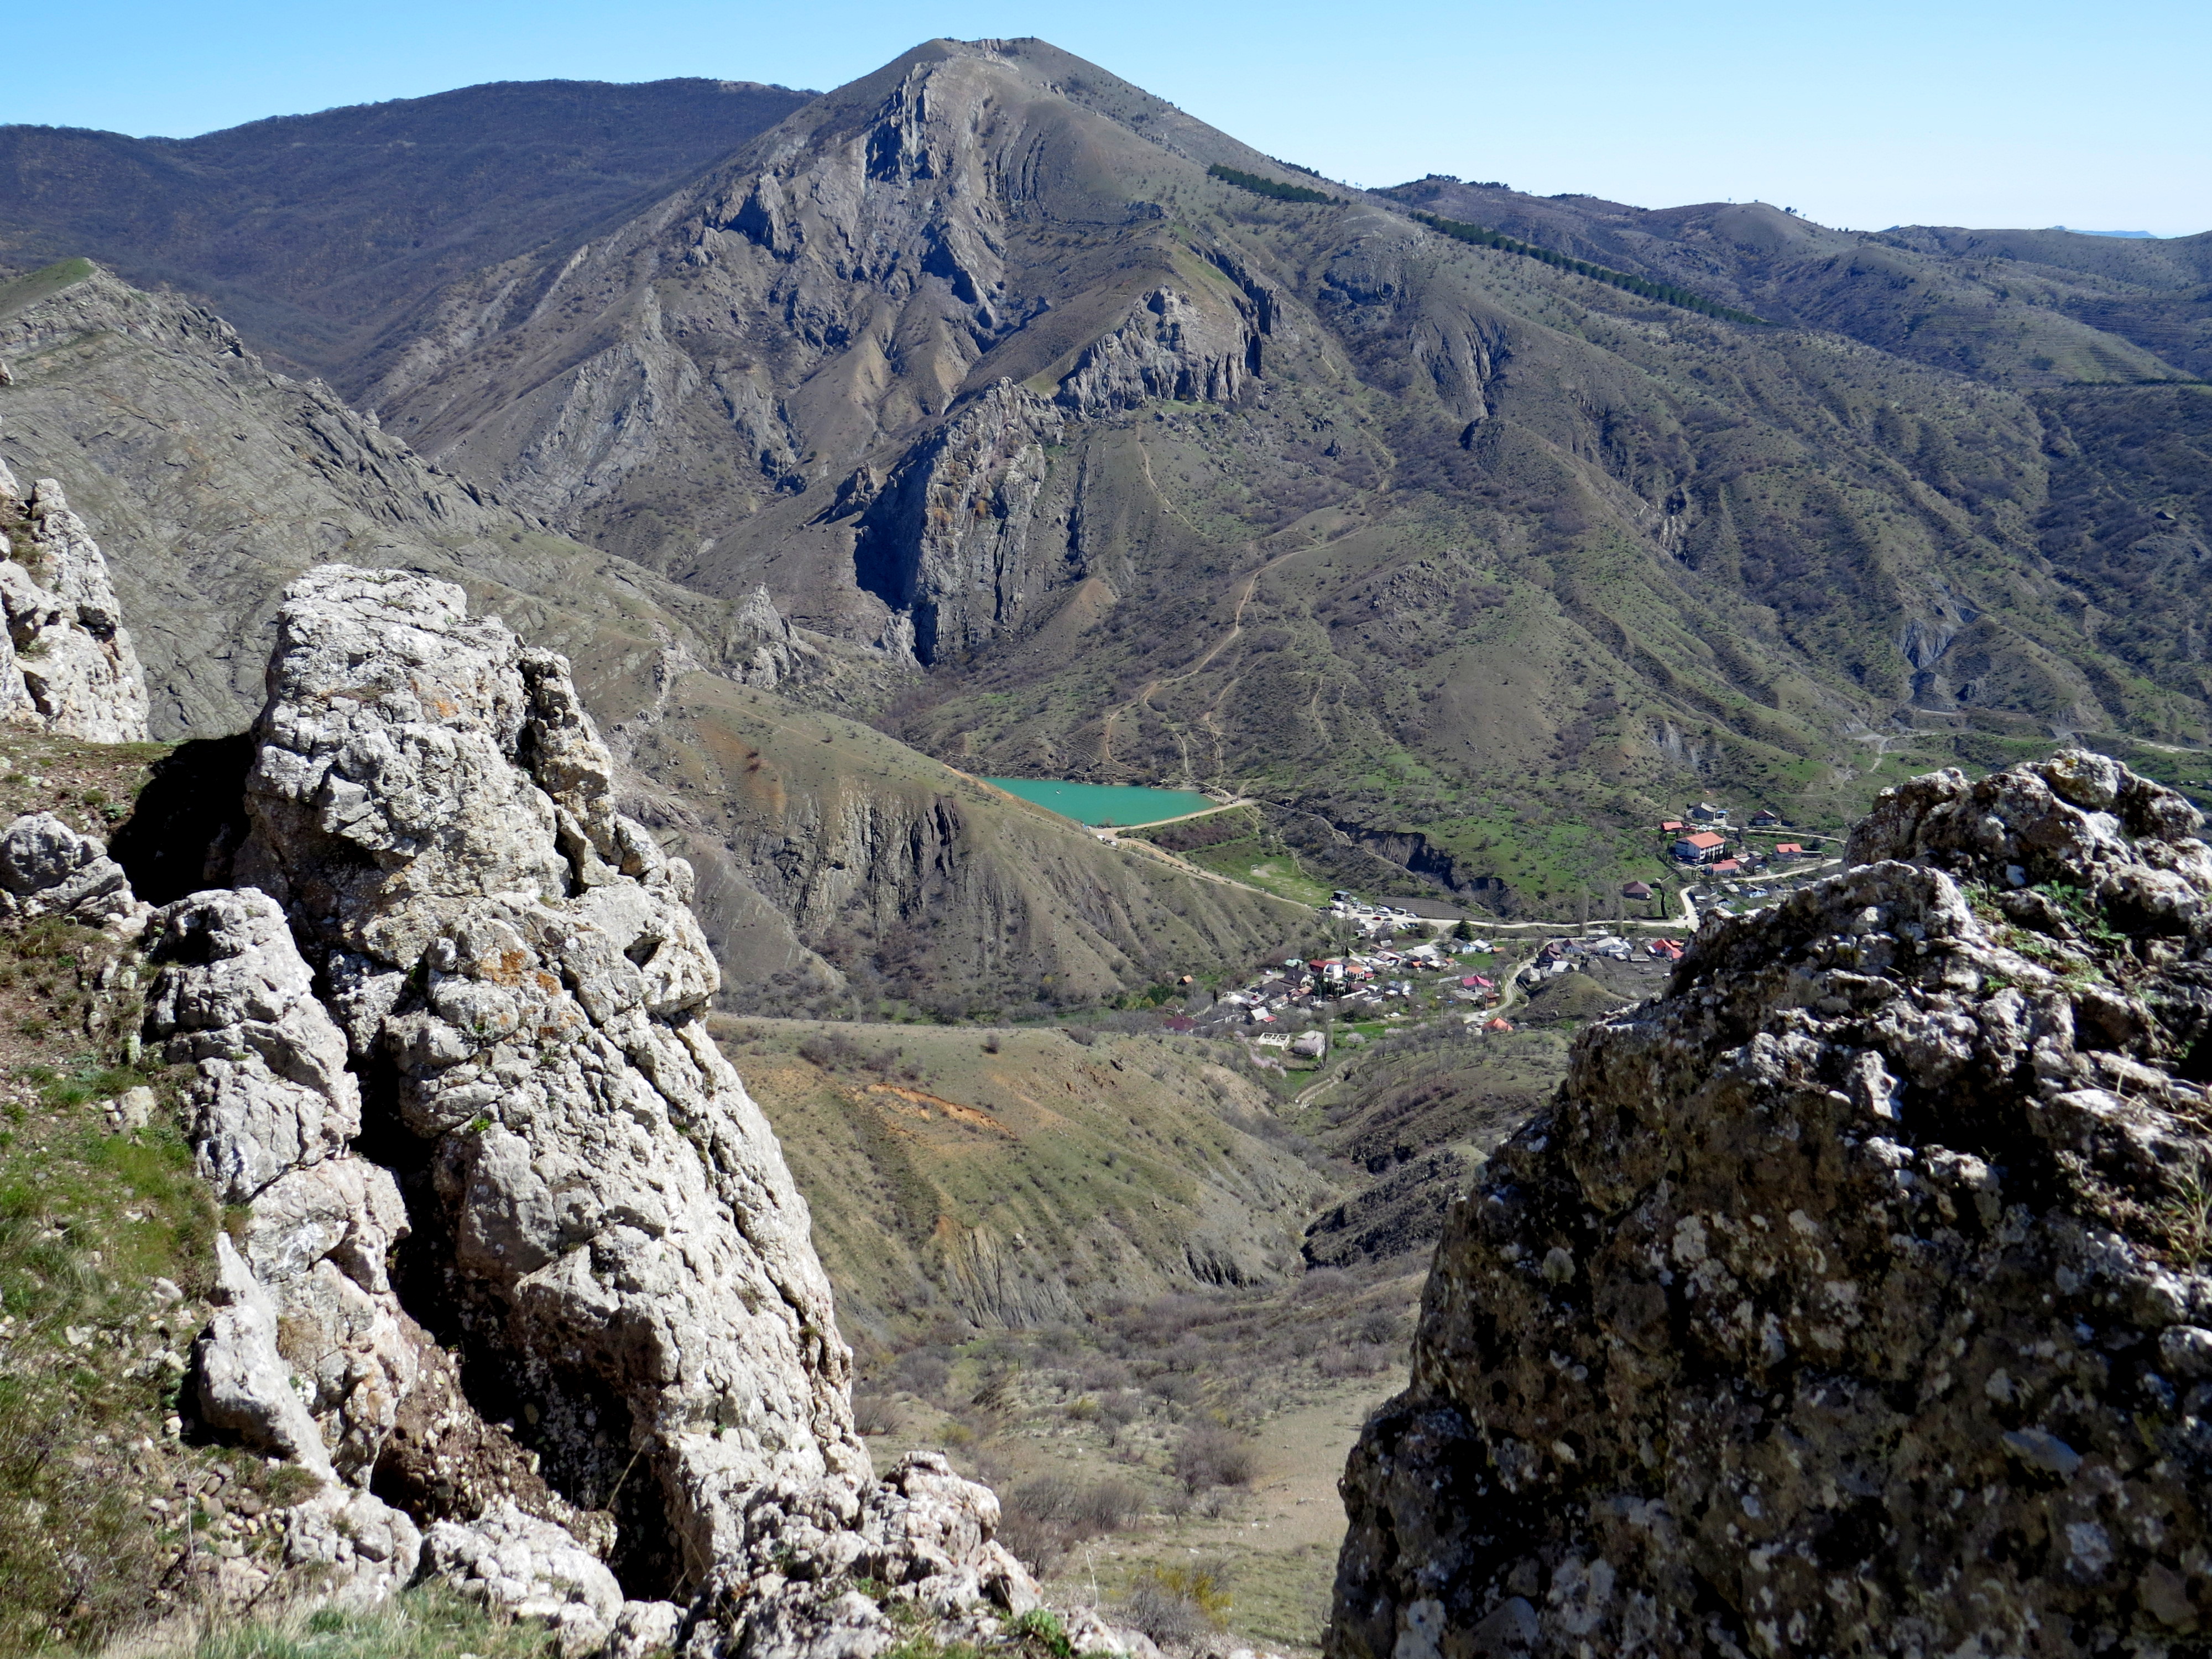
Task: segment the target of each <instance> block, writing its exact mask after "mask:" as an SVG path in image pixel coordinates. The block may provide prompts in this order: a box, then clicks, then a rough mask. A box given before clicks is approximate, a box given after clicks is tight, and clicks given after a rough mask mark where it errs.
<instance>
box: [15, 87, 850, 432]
mask: <svg viewBox="0 0 2212 1659" xmlns="http://www.w3.org/2000/svg"><path fill="white" fill-rule="evenodd" d="M812 96H813V94H811V93H806V92H793V91H792V90H791V89H790V88H786V87H770V86H760V85H757V84H756V83H754V82H750V81H706V80H692V79H686V80H671V81H650V82H643V83H641V84H639V85H633V86H618V85H612V84H610V83H607V82H597V81H509V82H495V83H493V84H490V85H487V86H476V87H464V88H461V89H460V90H459V91H457V92H443V93H439V94H435V96H432V97H428V98H404V99H396V100H392V101H391V102H388V103H381V104H360V105H355V106H351V107H349V108H344V109H333V110H325V111H323V112H320V113H319V114H314V115H287V116H279V117H276V118H273V119H270V120H265V121H255V122H252V123H250V124H248V125H245V126H240V127H231V128H228V129H227V130H226V131H221V132H210V133H206V134H204V135H203V136H201V137H197V138H184V139H176V138H129V137H124V136H123V135H122V134H120V133H114V132H97V131H88V130H87V129H83V128H78V127H39V126H21V125H17V126H0V262H4V263H8V264H15V265H19V266H40V265H44V264H47V263H48V262H50V261H52V260H55V259H60V258H74V257H76V256H80V255H85V256H89V257H91V258H95V259H99V260H100V261H102V262H103V263H104V264H108V265H110V266H112V268H113V269H114V270H117V271H118V272H119V273H120V274H121V275H122V276H125V278H127V279H128V280H130V281H131V282H134V283H138V284H139V285H141V286H142V287H143V286H153V285H156V284H161V283H168V284H173V285H174V286H175V287H178V288H180V289H185V290H187V291H189V292H191V293H192V294H195V295H198V296H200V297H202V298H204V299H205V300H207V301H210V302H211V303H212V304H213V305H214V306H215V307H216V309H218V310H220V311H221V312H222V313H223V314H224V315H225V316H226V317H227V318H228V319H230V320H231V321H232V322H234V324H236V325H238V326H239V327H240V328H241V329H243V330H245V331H246V334H247V335H248V337H251V338H252V340H253V342H254V343H255V344H256V345H257V346H258V347H259V348H260V349H262V350H264V351H266V352H270V353H272V354H274V355H276V356H278V357H279V358H281V359H283V360H284V361H286V362H289V363H290V364H292V365H294V366H296V367H300V368H307V369H308V370H311V371H312V372H313V373H315V374H321V375H324V376H325V377H326V378H328V379H329V380H331V382H332V383H333V384H334V385H337V386H339V387H340V388H341V389H342V390H348V389H350V386H349V380H353V379H357V377H358V374H359V368H358V366H359V365H360V364H362V362H364V361H374V358H375V356H376V352H377V346H378V343H379V340H380V336H381V335H382V334H383V332H384V331H386V329H388V328H390V327H391V326H392V325H393V324H395V323H396V322H398V320H399V319H402V318H403V317H404V315H405V313H407V312H408V311H409V310H410V309H411V308H412V307H414V306H415V305H416V303H417V302H418V301H421V300H422V297H423V296H424V295H427V294H428V293H430V292H431V291H433V290H434V289H436V288H437V287H438V286H439V285H441V283H447V282H450V281H451V280H453V278H454V277H456V276H460V275H462V274H464V273H465V272H469V271H473V270H480V269H482V268H483V267H484V266H487V265H496V264H501V263H503V262H504V261H506V260H508V259H511V258H514V257H515V256H516V255H518V254H521V253H526V252H532V251H533V250H538V249H542V248H544V247H546V246H557V247H559V248H560V249H561V250H562V252H563V253H565V252H567V251H568V249H569V248H571V247H573V246H574V245H575V243H576V242H577V241H579V240H581V239H582V238H584V237H586V236H588V235H590V234H592V231H593V229H594V228H596V227H597V226H599V224H600V223H601V222H607V221H612V222H619V221H620V220H621V219H622V218H623V217H626V216H628V215H629V214H630V213H632V212H635V210H637V209H638V208H639V207H641V206H642V205H643V204H645V203H646V202H647V201H649V200H650V199H652V197H654V196H656V195H658V194H659V193H661V192H663V191H667V190H669V189H671V188H672V187H673V186H675V185H678V184H680V183H682V182H683V181H684V179H688V178H690V176H691V175H692V174H694V173H697V172H699V171H700V170H701V169H702V168H703V167H707V166H708V165H709V164H710V163H712V162H714V161H717V160H719V159H720V157H722V156H724V155H727V154H728V153H729V152H730V151H732V150H733V149H736V148H737V147H738V145H739V144H741V143H744V141H745V140H746V139H748V138H750V137H752V136H753V135H754V134H755V133H757V132H759V131H762V130H763V128H766V127H769V126H773V125H775V123H776V122H777V121H780V120H781V119H782V118H784V116H786V115H787V114H789V113H790V112H792V111H793V110H794V109H796V108H798V107H799V106H800V105H801V104H804V103H805V101H806V100H808V99H809V98H811V97H812Z"/></svg>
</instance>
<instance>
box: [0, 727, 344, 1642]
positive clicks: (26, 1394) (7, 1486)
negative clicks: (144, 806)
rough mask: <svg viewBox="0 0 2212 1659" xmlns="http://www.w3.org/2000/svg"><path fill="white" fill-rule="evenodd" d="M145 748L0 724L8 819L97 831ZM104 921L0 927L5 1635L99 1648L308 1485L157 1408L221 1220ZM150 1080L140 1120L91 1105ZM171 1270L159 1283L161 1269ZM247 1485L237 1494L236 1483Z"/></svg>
mask: <svg viewBox="0 0 2212 1659" xmlns="http://www.w3.org/2000/svg"><path fill="white" fill-rule="evenodd" d="M161 752H162V751H161V749H159V748H158V747H156V746H155V745H147V744H142V745H116V746H112V747H111V746H106V745H101V744H81V743H76V742H73V741H70V740H68V739H58V738H40V737H33V736H26V735H23V734H21V733H9V734H6V735H4V736H0V823H5V822H7V821H9V820H10V819H12V818H13V817H15V815H16V814H17V813H20V812H23V811H58V812H59V813H60V814H61V815H62V816H63V817H65V818H67V819H68V820H70V822H71V823H74V824H76V826H77V827H79V828H80V829H90V830H93V831H94V832H98V831H100V830H102V829H106V827H107V826H108V824H109V823H111V821H112V818H113V817H117V816H119V815H120V813H121V811H123V810H124V808H125V805H126V804H127V803H128V802H129V800H130V799H131V797H132V796H133V795H134V794H135V793H136V792H137V790H138V789H139V788H140V787H143V783H144V781H145V779H146V775H147V768H148V765H149V763H150V762H151V761H152V760H153V759H154V758H155V757H158V756H159V755H160V754H161ZM115 954H116V951H115V945H114V943H113V941H112V939H107V938H106V936H104V935H102V934H100V933H93V932H91V931H89V930H87V929H84V928H79V927H69V926H66V925H64V924H59V923H54V922H41V923H34V924H33V925H32V926H31V927H28V928H24V929H17V930H13V931H9V932H5V933H0V1651H5V1652H10V1653H15V1652H25V1651H30V1650H37V1649H40V1648H41V1647H43V1646H45V1645H46V1644H50V1643H51V1644H64V1645H67V1646H76V1645H78V1644H84V1645H88V1646H92V1647H97V1646H98V1645H100V1644H101V1643H102V1642H104V1641H105V1640H106V1638H109V1637H111V1636H112V1635H114V1634H116V1633H117V1632H121V1631H123V1630H125V1629H129V1628H131V1627H134V1626H137V1625H139V1624H140V1623H142V1622H143V1621H144V1620H147V1619H149V1618H158V1617H161V1616H163V1615H164V1614H167V1613H176V1612H178V1611H179V1610H181V1609H184V1608H186V1607H191V1606H192V1605H194V1604H195V1602H196V1601H197V1597H198V1595H199V1594H200V1591H201V1589H202V1588H203V1584H204V1579H205V1577H206V1576H207V1575H208V1574H209V1573H210V1572H212V1571H214V1570H215V1567H216V1558H217V1554H218V1552H219V1551H227V1550H238V1551H249V1550H252V1549H253V1548H255V1547H258V1541H259V1537H260V1534H261V1526H260V1523H259V1522H256V1521H253V1520H252V1519H250V1518H249V1516H248V1515H247V1514H246V1511H248V1510H258V1509H261V1508H263V1507H264V1506H266V1505H267V1504H273V1503H277V1502H281V1501H283V1500H284V1499H285V1498H287V1497H296V1496H298V1495H300V1494H299V1493H298V1492H296V1491H295V1490H293V1489H291V1488H289V1487H285V1486H282V1485H281V1484H280V1485H278V1486H273V1487H272V1485H271V1482H272V1480H273V1479H274V1477H272V1475H271V1474H270V1471H269V1470H268V1469H267V1468H264V1466H263V1465H262V1463H261V1462H260V1460H258V1458H252V1457H246V1456H243V1455H239V1454H236V1453H234V1452H229V1451H227V1450H224V1449H218V1448H202V1447H193V1446H188V1445H185V1444H183V1443H180V1442H179V1440H178V1439H177V1438H176V1437H175V1435H174V1433H173V1423H174V1419H173V1418H172V1417H171V1412H172V1409H173V1403H174V1400H175V1395H176V1390H177V1385H178V1383H179V1381H180V1380H181V1378H182V1376H183V1375H184V1370H185V1359H184V1355H185V1351H186V1350H187V1349H188V1348H189V1347H190V1346H191V1340H192V1337H193V1335H194V1334H196V1333H197V1331H198V1330H199V1329H200V1328H201V1327H202V1326H203V1325H204V1323H205V1322H206V1318H207V1311H208V1310H207V1308H206V1306H205V1304H204V1301H203V1300H202V1298H203V1297H204V1295H205V1294H206V1291H207V1289H208V1285H209V1280H210V1274H211V1272H212V1267H213V1255H214V1251H213V1240H214V1235H215V1231H216V1226H217V1225H218V1224H219V1221H220V1219H221V1218H219V1216H218V1215H217V1213H216V1206H215V1204H214V1202H213V1200H211V1199H210V1196H209V1194H208V1192H207V1189H206V1188H205V1187H204V1186H203V1185H202V1184H201V1182H199V1180H198V1179H197V1176H195V1175H194V1174H193V1172H192V1169H191V1154H190V1152H189V1150H188V1149H187V1148H186V1146H185V1143H184V1140H183V1138H182V1136H181V1135H180V1134H179V1133H178V1131H177V1129H176V1128H175V1127H174V1126H173V1123H172V1122H171V1121H169V1107H168V1099H167V1095H168V1090H169V1080H168V1079H167V1073H166V1068H164V1067H163V1066H161V1064H160V1063H159V1061H158V1060H154V1059H152V1058H149V1059H148V1060H144V1061H143V1062H141V1063H140V1064H138V1065H136V1066H133V1065H131V1064H130V1063H128V1048H127V1046H126V1041H125V1039H126V1036H127V1034H128V1033H130V1032H132V1031H135V1030H136V1024H137V1020H136V1015H137V999H136V994H135V991H134V989H133V987H131V984H130V983H129V982H128V981H120V982H118V983H116V984H114V985H113V986H112V987H111V988H109V989H108V990H106V991H105V992H103V991H102V990H101V988H100V981H101V979H102V977H103V975H104V970H105V969H106V967H107V964H109V963H112V961H113V959H114V957H115ZM139 1085H143V1086H147V1087H150V1088H152V1089H154V1090H155V1091H156V1094H157V1097H159V1098H158V1103H157V1106H156V1109H155V1111H154V1113H153V1115H152V1117H151V1120H150V1121H149V1124H148V1125H147V1127H143V1128H138V1129H131V1128H127V1127H118V1125H117V1124H116V1123H115V1122H114V1121H112V1120H111V1118H110V1117H109V1115H108V1114H107V1112H106V1105H107V1104H108V1103H112V1101H114V1100H115V1099H116V1098H117V1097H118V1096H119V1095H120V1094H121V1093H122V1091H125V1090H126V1089H128V1088H131V1087H133V1086H139ZM162 1279H166V1280H167V1281H168V1285H167V1287H164V1286H162V1285H161V1284H160V1283H159V1282H158V1281H160V1280H162ZM248 1493H250V1494H252V1496H250V1497H248V1496H242V1494H248Z"/></svg>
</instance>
